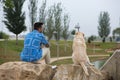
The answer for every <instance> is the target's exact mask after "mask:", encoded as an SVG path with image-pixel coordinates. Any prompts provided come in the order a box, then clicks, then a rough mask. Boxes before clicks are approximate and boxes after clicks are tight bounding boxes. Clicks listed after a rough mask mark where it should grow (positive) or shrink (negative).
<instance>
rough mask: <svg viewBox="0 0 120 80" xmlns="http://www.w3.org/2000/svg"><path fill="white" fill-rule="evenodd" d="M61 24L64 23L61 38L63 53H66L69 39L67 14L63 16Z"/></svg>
mask: <svg viewBox="0 0 120 80" xmlns="http://www.w3.org/2000/svg"><path fill="white" fill-rule="evenodd" d="M63 21H64V22H63V23H64V26H63V31H62V37H63V39H64V40H65V52H66V45H67V39H68V37H69V35H70V34H69V31H68V30H69V22H70V20H69V16H68V15H67V14H65V15H64V19H63Z"/></svg>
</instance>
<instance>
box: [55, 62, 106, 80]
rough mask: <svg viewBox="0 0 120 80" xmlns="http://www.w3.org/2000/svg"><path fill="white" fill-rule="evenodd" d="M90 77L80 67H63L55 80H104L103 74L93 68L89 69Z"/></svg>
mask: <svg viewBox="0 0 120 80" xmlns="http://www.w3.org/2000/svg"><path fill="white" fill-rule="evenodd" d="M88 72H89V76H86V75H85V73H84V71H83V68H82V67H81V66H79V65H71V64H67V65H61V66H59V67H58V69H57V72H56V74H55V75H54V77H53V80H104V78H103V76H102V74H101V72H100V71H99V70H97V69H95V68H94V67H93V66H89V67H88Z"/></svg>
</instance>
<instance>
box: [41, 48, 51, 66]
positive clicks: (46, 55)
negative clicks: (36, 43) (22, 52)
mask: <svg viewBox="0 0 120 80" xmlns="http://www.w3.org/2000/svg"><path fill="white" fill-rule="evenodd" d="M42 51H43V53H42V54H43V57H42V58H43V59H45V63H46V64H50V49H49V48H42Z"/></svg>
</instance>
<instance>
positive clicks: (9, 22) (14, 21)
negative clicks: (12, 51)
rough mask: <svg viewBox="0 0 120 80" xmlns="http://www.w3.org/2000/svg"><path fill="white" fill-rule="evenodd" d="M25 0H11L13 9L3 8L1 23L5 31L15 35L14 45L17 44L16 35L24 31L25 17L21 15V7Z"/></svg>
mask: <svg viewBox="0 0 120 80" xmlns="http://www.w3.org/2000/svg"><path fill="white" fill-rule="evenodd" d="M24 1H25V0H12V3H13V8H11V7H7V6H4V15H5V19H6V20H4V21H3V22H4V24H5V25H6V26H7V29H8V30H9V31H10V32H12V33H14V34H16V44H18V42H17V41H18V34H20V33H21V32H22V31H24V30H26V26H25V25H24V23H25V16H24V13H22V6H23V3H24Z"/></svg>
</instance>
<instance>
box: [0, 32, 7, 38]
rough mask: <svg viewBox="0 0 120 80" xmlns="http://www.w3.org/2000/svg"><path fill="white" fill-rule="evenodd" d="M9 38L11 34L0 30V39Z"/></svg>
mask: <svg viewBox="0 0 120 80" xmlns="http://www.w3.org/2000/svg"><path fill="white" fill-rule="evenodd" d="M8 38H9V35H7V34H6V33H4V32H0V39H8Z"/></svg>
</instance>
